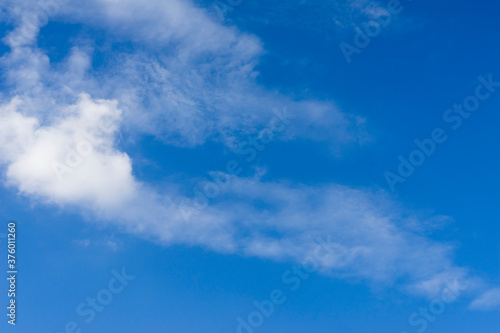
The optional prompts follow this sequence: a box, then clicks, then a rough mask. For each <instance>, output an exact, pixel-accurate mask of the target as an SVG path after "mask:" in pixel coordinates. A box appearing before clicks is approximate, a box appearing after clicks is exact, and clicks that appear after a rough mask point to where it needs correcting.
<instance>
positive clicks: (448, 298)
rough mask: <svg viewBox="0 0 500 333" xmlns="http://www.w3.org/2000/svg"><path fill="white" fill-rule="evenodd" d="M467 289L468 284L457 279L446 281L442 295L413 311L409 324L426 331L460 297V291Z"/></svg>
mask: <svg viewBox="0 0 500 333" xmlns="http://www.w3.org/2000/svg"><path fill="white" fill-rule="evenodd" d="M466 289H467V286H465V285H464V286H461V285H460V283H459V282H458V281H457V280H455V281H453V282H450V281H445V287H444V289H443V290H441V293H440V296H439V297H436V298H434V299H432V300H431V301H430V302H429V304H427V306H425V307H420V308H419V309H418V311H415V312H413V313H412V314H411V315H410V316H409V317H408V324H410V326H412V327H414V328H415V330H416V332H417V333H423V332H425V331H426V330H427V328H428V327H429V323H433V322H435V321H436V319H437V317H438V316H440V315H442V314H443V313H444V311H445V310H446V306H447V305H449V304H451V303H453V302H455V301H456V300H457V299H458V298H459V297H460V292H461V291H463V290H466ZM401 333H408V332H406V331H405V332H401Z"/></svg>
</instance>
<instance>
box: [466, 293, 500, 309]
mask: <svg viewBox="0 0 500 333" xmlns="http://www.w3.org/2000/svg"><path fill="white" fill-rule="evenodd" d="M499 306H500V288H493V289H490V290H488V291H486V292H485V293H483V294H482V295H480V296H479V297H478V298H476V299H475V300H474V301H473V302H472V303H471V304H470V308H471V309H473V310H492V309H495V308H498V307H499Z"/></svg>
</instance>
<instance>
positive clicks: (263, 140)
mask: <svg viewBox="0 0 500 333" xmlns="http://www.w3.org/2000/svg"><path fill="white" fill-rule="evenodd" d="M272 111H273V113H274V115H275V116H274V117H273V118H272V119H271V120H270V121H269V123H268V125H267V127H266V128H265V129H263V130H261V131H260V132H259V134H258V135H257V136H256V137H252V138H250V139H249V140H248V141H243V142H241V143H240V144H239V145H238V147H237V151H236V153H237V154H238V156H240V157H244V158H245V159H244V161H245V162H246V163H248V164H250V163H252V162H253V161H255V159H256V158H257V156H258V154H259V153H260V152H262V151H263V150H264V149H265V148H266V146H267V145H268V144H270V143H271V142H272V141H273V140H274V139H275V137H276V136H277V135H278V134H279V133H281V132H283V131H284V130H285V128H286V127H287V126H288V125H289V124H290V119H293V118H295V116H294V115H292V114H289V113H287V111H286V108H285V107H284V108H283V111H282V112H280V111H279V110H278V109H273V110H272ZM242 171H243V166H242V163H240V162H239V161H238V160H235V159H232V160H230V161H229V162H227V163H226V168H225V170H223V171H215V172H209V175H210V177H211V178H212V180H213V181H209V180H207V181H204V182H202V183H200V184H198V185H196V186H195V187H194V188H193V193H194V197H193V198H192V199H185V200H184V201H183V202H182V204H181V205H179V207H178V208H179V211H180V213H181V215H182V217H183V219H184V221H186V222H188V221H189V220H190V218H191V216H192V215H193V214H194V215H197V214H199V213H200V212H201V211H202V210H203V209H205V208H207V207H208V205H209V203H210V200H213V199H215V198H216V197H217V196H219V194H220V193H221V192H222V190H223V189H224V188H225V187H226V186H227V185H228V184H229V183H230V182H231V179H232V178H233V177H237V176H238V175H239V174H241V172H242Z"/></svg>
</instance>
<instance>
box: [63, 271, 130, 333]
mask: <svg viewBox="0 0 500 333" xmlns="http://www.w3.org/2000/svg"><path fill="white" fill-rule="evenodd" d="M111 274H112V275H113V277H112V278H111V279H110V280H109V282H108V285H107V287H106V288H103V289H101V290H99V291H98V292H97V294H96V296H95V297H87V299H86V300H85V302H82V303H80V304H78V306H77V307H76V309H75V312H76V314H77V315H78V316H79V317H81V318H82V320H83V322H84V323H85V324H87V325H88V324H90V323H92V322H93V321H94V319H95V318H96V313H100V312H102V311H103V310H104V308H105V307H106V306H109V305H110V304H111V302H112V301H113V299H114V296H116V295H118V294H120V293H121V292H123V290H124V289H125V287H127V286H128V284H129V281H132V280H134V279H135V276H132V275H127V273H126V272H125V267H123V268H122V270H121V273H119V272H117V271H116V270H114V269H113V270H112V271H111ZM81 332H82V328H81V325H79V324H78V323H77V322H76V321H68V322H67V323H66V324H65V325H64V330H62V331H59V332H57V333H81Z"/></svg>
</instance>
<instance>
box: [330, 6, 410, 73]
mask: <svg viewBox="0 0 500 333" xmlns="http://www.w3.org/2000/svg"><path fill="white" fill-rule="evenodd" d="M409 1H411V0H409ZM372 5H373V4H372ZM403 9H404V8H403V6H402V5H401V2H400V1H399V0H389V2H388V3H387V7H386V8H385V10H384V12H383V13H382V14H380V15H379V16H378V17H377V18H375V19H373V20H370V21H368V22H366V23H364V24H363V25H362V27H361V28H360V27H358V26H354V32H355V34H354V40H353V43H352V44H349V43H346V42H341V43H340V44H339V47H340V50H341V51H342V54H343V55H344V58H345V60H346V61H347V63H348V64H350V63H351V62H352V56H353V54H360V53H361V50H363V49H364V48H366V47H368V45H370V43H371V41H372V39H373V38H375V37H377V36H378V35H380V33H381V32H382V28H385V27H387V26H388V25H389V24H391V22H392V19H393V17H392V16H393V15H398V14H400V13H401V12H402V11H403Z"/></svg>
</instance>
